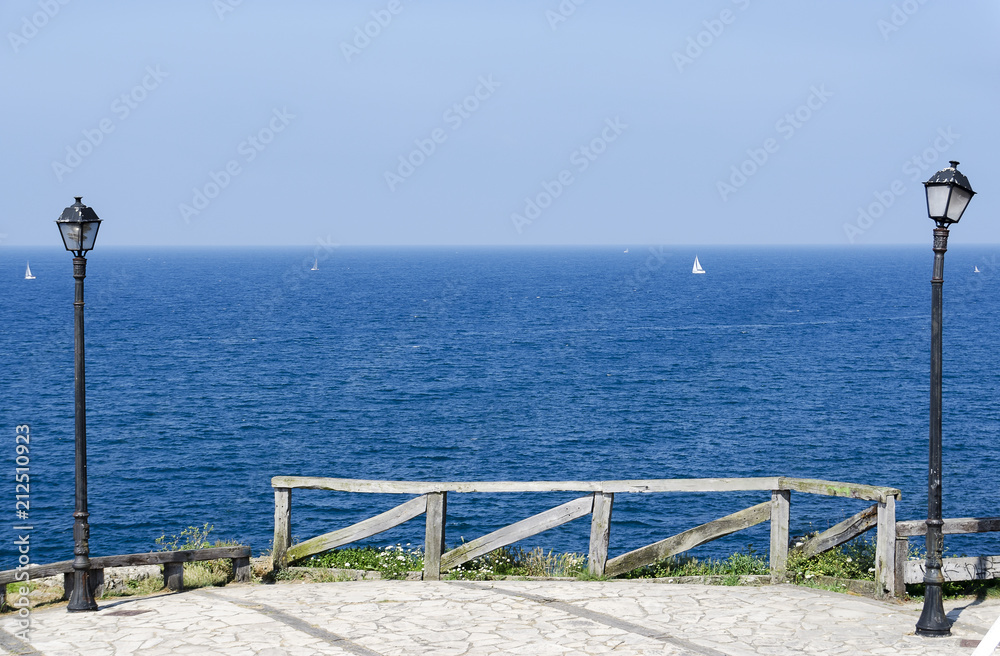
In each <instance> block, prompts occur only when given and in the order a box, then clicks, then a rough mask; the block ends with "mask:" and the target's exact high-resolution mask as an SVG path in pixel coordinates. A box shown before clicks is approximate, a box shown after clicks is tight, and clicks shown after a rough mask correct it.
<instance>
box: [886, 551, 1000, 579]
mask: <svg viewBox="0 0 1000 656" xmlns="http://www.w3.org/2000/svg"><path fill="white" fill-rule="evenodd" d="M924 564H925V561H923V560H908V561H906V563H905V564H904V566H903V581H904V582H905V583H908V584H913V583H923V582H924ZM941 574H942V575H944V580H945V581H979V580H983V579H996V578H1000V556H979V557H971V558H945V559H943V560H942V567H941Z"/></svg>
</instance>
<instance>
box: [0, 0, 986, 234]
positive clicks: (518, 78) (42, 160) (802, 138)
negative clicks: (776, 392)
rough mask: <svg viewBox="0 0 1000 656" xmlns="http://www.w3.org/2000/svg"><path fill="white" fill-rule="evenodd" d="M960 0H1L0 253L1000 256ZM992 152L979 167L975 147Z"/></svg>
mask: <svg viewBox="0 0 1000 656" xmlns="http://www.w3.org/2000/svg"><path fill="white" fill-rule="evenodd" d="M998 23H1000V5H998V4H997V3H996V2H993V1H987V0H967V1H963V2H950V3H947V2H943V0H895V1H890V0H863V1H862V0H841V1H838V2H810V1H804V0H773V1H771V2H763V1H761V0H711V1H706V2H674V1H666V0H655V1H654V0H632V1H630V0H622V1H618V2H611V1H610V0H505V1H504V2H500V1H496V0H495V1H493V2H486V1H477V0H463V1H461V2H459V1H457V0H452V1H445V0H439V1H434V0H371V1H369V0H364V1H361V0H359V1H355V2H347V1H343V0H341V1H334V0H329V1H320V0H291V1H287V2H266V1H265V0H172V1H170V2H165V1H161V2H152V1H148V2H135V1H134V0H133V1H128V2H126V1H119V0H102V2H99V3H98V2H83V1H82V0H4V2H3V3H2V5H0V28H2V29H0V33H2V34H3V35H4V43H3V44H0V76H2V77H0V79H2V85H3V93H2V94H0V108H2V109H0V111H2V116H3V121H2V127H0V135H2V141H0V143H2V153H3V157H2V158H0V173H2V175H0V179H2V180H3V183H4V184H3V194H2V196H0V205H2V211H0V249H3V248H5V247H23V246H45V245H53V246H54V247H61V244H60V242H59V237H58V234H57V230H56V227H55V226H54V225H52V221H54V220H55V219H56V218H57V217H58V216H59V214H60V212H61V211H62V209H63V208H64V207H66V206H68V205H71V204H72V203H73V197H74V196H82V197H83V202H84V203H85V204H87V205H89V206H91V207H93V208H94V210H95V211H96V212H97V213H98V215H99V216H100V217H101V218H102V219H104V223H103V224H102V227H101V231H100V236H99V238H98V245H97V248H100V247H101V246H102V245H108V246H112V245H113V246H147V247H155V246H272V245H274V246H279V245H280V246H298V245H316V244H337V245H345V246H350V245H385V246H390V245H392V246H395V245H449V246H450V245H490V246H493V245H496V246H501V245H503V246H506V245H513V246H534V245H562V244H566V245H625V246H628V245H641V244H658V245H673V244H678V245H683V244H705V245H724V244H733V245H746V244H775V245H784V244H821V245H834V246H836V245H850V246H857V247H862V246H864V245H881V244H930V240H931V232H930V231H931V229H932V227H933V222H932V221H931V220H930V219H928V218H927V214H926V204H925V200H924V192H923V187H922V185H921V183H922V182H923V181H925V180H927V179H928V178H929V177H930V176H931V175H932V174H933V173H934V172H935V171H937V170H939V169H941V168H944V167H946V166H948V161H949V160H958V161H960V162H961V166H960V169H961V171H962V172H963V173H964V174H965V175H967V176H968V178H969V180H970V181H971V183H972V186H973V188H974V189H975V190H976V191H977V192H979V195H978V196H977V197H975V198H974V199H973V201H972V203H971V204H970V206H969V209H968V211H967V212H966V214H965V217H964V218H963V220H962V222H961V223H960V224H959V225H957V226H955V227H954V228H953V230H952V239H951V244H952V245H957V244H958V243H966V244H978V243H1000V222H998V221H995V220H992V219H991V218H990V217H991V216H996V215H997V210H998V208H1000V205H998V202H1000V201H998V200H997V197H998V195H1000V194H998V193H995V192H994V186H995V185H994V184H993V181H994V180H997V179H998V178H1000V161H998V158H997V157H996V153H997V151H998V143H997V124H998V121H997V110H998V107H1000V86H998V83H997V68H998V59H1000V58H998V54H1000V39H997V38H996V34H997V32H998ZM990 153H994V155H990Z"/></svg>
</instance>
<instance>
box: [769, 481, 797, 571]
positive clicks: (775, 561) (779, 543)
mask: <svg viewBox="0 0 1000 656" xmlns="http://www.w3.org/2000/svg"><path fill="white" fill-rule="evenodd" d="M791 501H792V491H791V490H771V583H781V582H783V581H784V580H785V570H786V569H787V567H788V515H789V510H790V507H791Z"/></svg>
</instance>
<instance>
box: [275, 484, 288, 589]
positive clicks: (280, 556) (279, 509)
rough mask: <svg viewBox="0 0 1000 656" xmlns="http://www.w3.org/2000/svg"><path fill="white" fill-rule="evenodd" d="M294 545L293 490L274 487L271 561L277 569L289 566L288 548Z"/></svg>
mask: <svg viewBox="0 0 1000 656" xmlns="http://www.w3.org/2000/svg"><path fill="white" fill-rule="evenodd" d="M291 546H292V490H291V488H290V487H275V488H274V544H273V545H272V546H271V563H272V565H271V566H272V567H273V568H274V569H275V570H279V569H284V568H285V567H287V566H288V548H289V547H291Z"/></svg>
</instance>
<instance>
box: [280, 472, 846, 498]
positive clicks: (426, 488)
mask: <svg viewBox="0 0 1000 656" xmlns="http://www.w3.org/2000/svg"><path fill="white" fill-rule="evenodd" d="M844 485H850V484H849V483H845V484H844ZM271 486H272V487H274V488H275V489H279V488H306V489H311V490H334V491H338V492H362V493H375V494H427V493H428V492H463V493H464V492H605V493H608V494H614V493H616V492H622V493H624V492H639V493H646V492H738V491H747V490H773V489H777V488H778V487H779V486H778V478H777V477H768V478H676V479H652V480H628V481H479V482H476V481H469V482H460V481H459V482H456V481H450V482H449V481H443V482H431V481H377V480H362V479H354V478H323V477H310V476H275V477H274V478H272V479H271Z"/></svg>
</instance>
